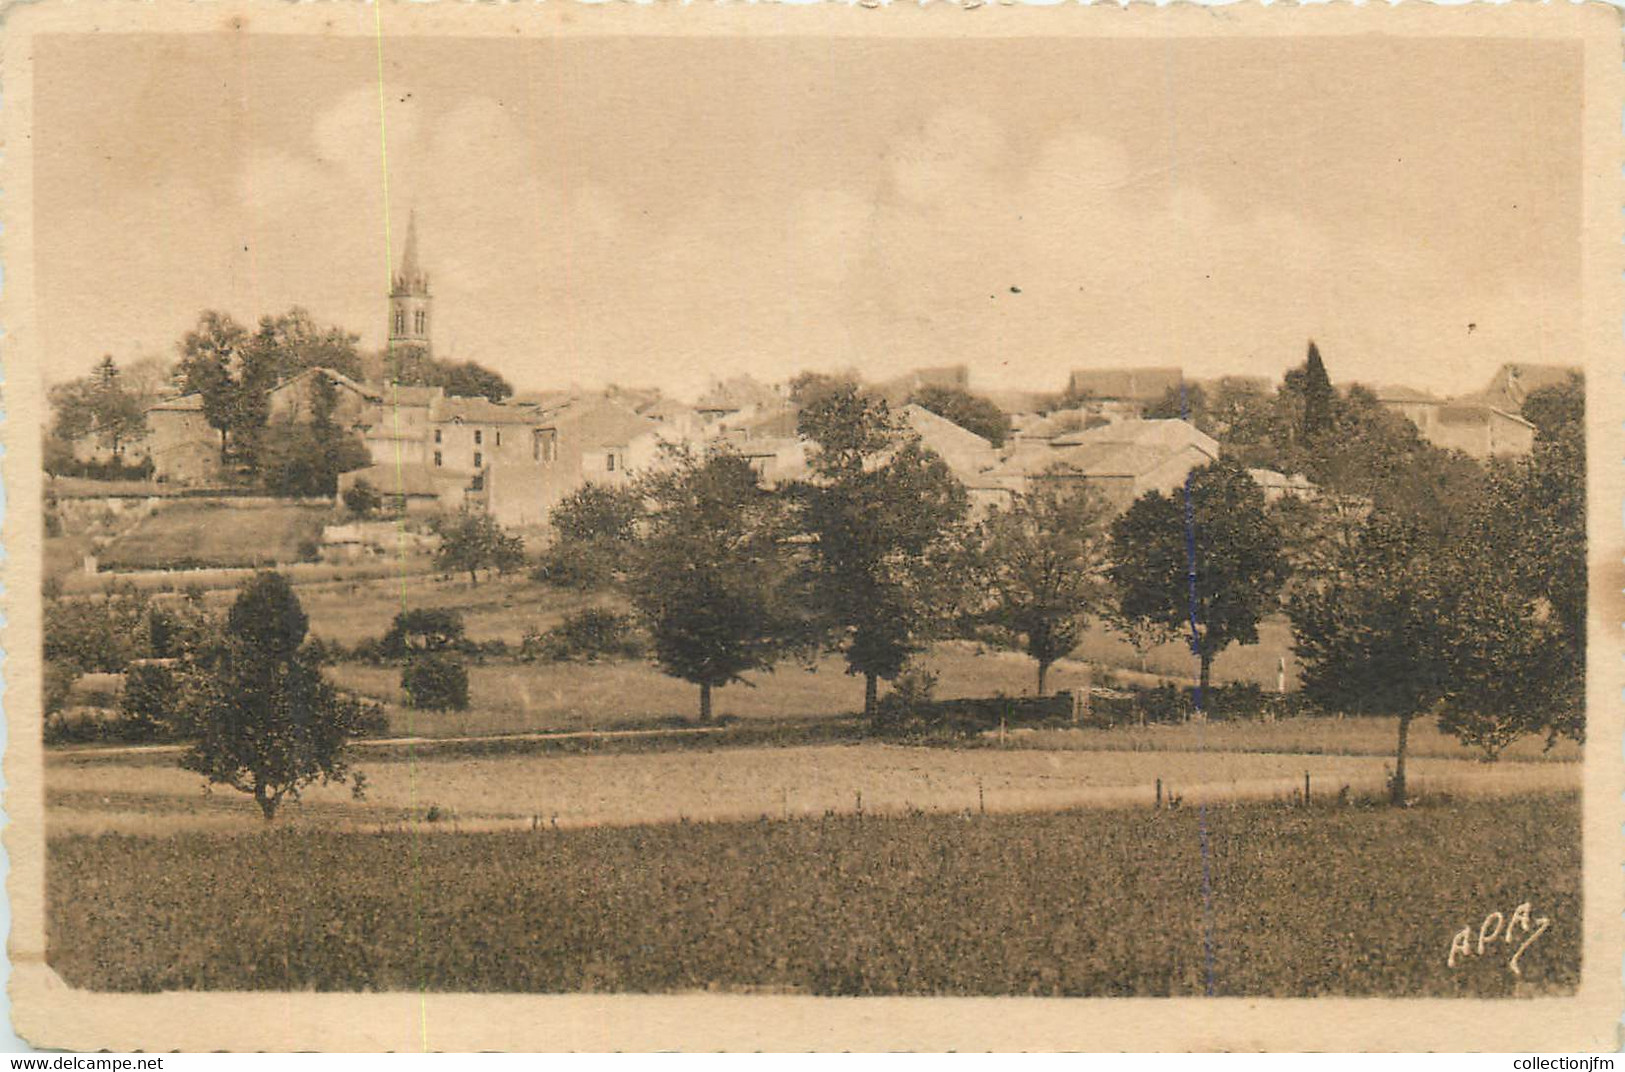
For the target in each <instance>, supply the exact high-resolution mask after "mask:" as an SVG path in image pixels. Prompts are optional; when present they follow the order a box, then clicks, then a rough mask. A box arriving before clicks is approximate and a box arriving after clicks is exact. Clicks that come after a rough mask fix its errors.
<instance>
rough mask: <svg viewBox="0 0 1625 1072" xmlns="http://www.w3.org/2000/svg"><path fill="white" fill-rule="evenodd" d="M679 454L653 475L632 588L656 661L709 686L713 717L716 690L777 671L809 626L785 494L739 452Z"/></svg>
mask: <svg viewBox="0 0 1625 1072" xmlns="http://www.w3.org/2000/svg"><path fill="white" fill-rule="evenodd" d="M675 460H676V464H675V465H674V466H673V467H671V468H670V469H668V470H665V471H662V472H660V473H657V474H654V475H652V476H650V477H649V478H647V479H646V481H645V482H644V488H643V490H644V495H645V496H646V499H647V501H648V503H649V504H650V514H649V521H648V527H647V531H646V533H645V534H644V536H643V538H642V539H641V540H640V541H639V542H638V544H637V546H636V549H635V550H634V552H633V554H632V562H631V568H630V570H629V577H628V587H629V589H630V590H631V593H632V603H633V605H634V606H635V607H636V608H637V611H638V613H639V615H640V616H641V617H642V618H643V621H644V624H645V626H646V627H647V629H648V631H649V636H650V640H651V642H652V649H653V654H654V657H655V660H656V661H657V662H659V664H660V666H661V669H663V670H664V671H665V672H666V673H668V674H670V675H671V676H673V677H676V678H681V679H682V680H684V681H687V682H690V683H691V684H694V685H698V686H699V688H700V721H701V722H708V721H710V719H711V694H712V691H713V690H715V689H719V688H722V687H723V686H725V685H729V684H731V683H733V682H736V681H743V680H744V677H743V675H744V674H746V673H749V672H751V671H756V670H771V669H772V668H773V665H774V663H776V662H777V661H778V659H779V658H780V657H781V656H782V655H783V654H784V653H785V652H786V651H787V650H789V649H790V648H792V647H794V646H795V645H796V643H797V642H798V640H799V639H801V638H802V637H803V636H804V635H805V634H806V630H805V627H804V623H803V620H802V615H800V614H799V613H798V612H797V610H796V603H797V601H796V600H795V598H794V592H793V588H794V584H795V581H796V576H797V572H796V569H795V564H794V562H793V560H792V556H791V554H790V537H791V535H792V533H791V529H790V527H789V524H788V516H787V511H786V509H785V504H784V502H783V500H782V499H780V498H779V497H778V496H777V495H775V494H773V493H772V492H771V491H769V490H767V489H765V488H763V487H762V486H761V485H760V483H759V482H758V480H757V476H756V472H755V470H754V469H752V468H751V466H750V463H749V462H748V461H747V460H746V459H745V458H743V457H741V456H740V455H739V454H737V453H734V452H732V451H727V450H719V451H715V452H712V453H710V454H708V455H706V456H704V457H703V458H702V457H697V456H695V455H693V454H692V453H686V452H685V453H680V454H678V455H677V457H676V459H675Z"/></svg>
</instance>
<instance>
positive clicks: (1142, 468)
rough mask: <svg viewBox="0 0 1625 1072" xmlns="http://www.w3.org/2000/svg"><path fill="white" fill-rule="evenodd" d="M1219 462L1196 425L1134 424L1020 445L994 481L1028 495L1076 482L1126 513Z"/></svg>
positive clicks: (996, 472)
mask: <svg viewBox="0 0 1625 1072" xmlns="http://www.w3.org/2000/svg"><path fill="white" fill-rule="evenodd" d="M1218 458H1219V443H1218V441H1217V440H1216V439H1214V438H1213V437H1212V436H1210V435H1207V434H1206V433H1204V432H1202V431H1200V430H1198V429H1197V428H1196V427H1195V426H1194V425H1191V424H1188V423H1186V422H1185V421H1179V420H1145V419H1142V418H1131V419H1126V420H1121V421H1116V422H1114V423H1112V424H1107V425H1103V426H1101V427H1098V428H1091V429H1087V430H1084V431H1078V432H1071V433H1068V434H1066V435H1062V436H1057V437H1055V438H1054V439H1051V440H1049V441H1048V442H1042V441H1036V442H1028V443H1024V444H1019V445H1018V446H1017V447H1016V448H1015V449H1014V450H1013V451H1012V452H1011V453H1010V454H1009V455H1008V456H1007V457H1006V458H1005V460H1004V462H1003V464H1002V465H1000V466H999V467H998V468H997V469H995V470H994V471H993V473H992V474H991V475H993V476H996V477H1002V478H1008V479H1011V480H1013V481H1015V482H1017V483H1019V486H1020V487H1021V488H1023V489H1025V488H1026V487H1027V486H1029V485H1030V484H1031V483H1032V482H1033V481H1040V480H1053V481H1067V482H1072V481H1076V482H1079V483H1083V484H1087V485H1089V486H1091V487H1094V488H1096V489H1098V490H1099V491H1100V492H1101V493H1102V495H1104V496H1105V498H1106V500H1107V502H1109V503H1110V504H1111V505H1112V506H1113V507H1114V508H1115V509H1119V510H1122V509H1127V507H1128V505H1129V504H1130V503H1132V502H1133V501H1134V500H1135V499H1137V498H1139V497H1140V496H1141V495H1144V494H1145V493H1146V492H1149V491H1161V492H1169V491H1173V490H1175V489H1177V488H1180V487H1183V486H1184V483H1185V478H1186V477H1188V476H1189V475H1190V473H1191V470H1193V469H1197V468H1199V467H1201V466H1203V465H1207V464H1208V463H1210V462H1213V461H1216V460H1218Z"/></svg>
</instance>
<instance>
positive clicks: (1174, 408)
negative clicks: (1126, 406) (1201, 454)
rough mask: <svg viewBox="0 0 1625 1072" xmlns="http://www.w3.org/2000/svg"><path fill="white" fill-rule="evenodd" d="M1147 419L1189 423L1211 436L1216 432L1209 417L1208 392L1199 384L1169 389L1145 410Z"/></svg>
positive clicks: (1185, 384) (1182, 385)
mask: <svg viewBox="0 0 1625 1072" xmlns="http://www.w3.org/2000/svg"><path fill="white" fill-rule="evenodd" d="M1145 417H1146V419H1147V420H1153V421H1188V422H1190V423H1191V424H1193V425H1195V426H1196V427H1197V428H1200V429H1201V430H1202V431H1204V432H1206V433H1208V434H1209V435H1212V434H1213V431H1214V427H1213V421H1212V419H1211V418H1210V417H1209V415H1208V402H1207V391H1206V390H1204V389H1203V387H1202V385H1201V384H1199V383H1183V382H1182V383H1179V384H1176V385H1175V386H1173V387H1170V388H1168V389H1167V390H1166V391H1164V392H1163V393H1162V397H1161V398H1159V399H1158V400H1157V401H1155V402H1153V403H1151V405H1149V406H1147V407H1146V408H1145Z"/></svg>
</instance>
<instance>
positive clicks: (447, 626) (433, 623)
mask: <svg viewBox="0 0 1625 1072" xmlns="http://www.w3.org/2000/svg"><path fill="white" fill-rule="evenodd" d="M462 641H463V616H462V614H460V613H459V612H458V611H456V610H453V609H450V608H445V607H418V608H415V609H413V610H404V611H402V612H401V613H399V614H397V615H395V620H394V621H393V622H391V623H390V626H389V632H387V633H385V634H384V638H383V641H382V643H381V645H380V646H381V647H382V649H383V653H384V654H385V655H388V656H390V657H391V658H399V657H401V656H403V655H407V654H410V653H412V652H416V651H446V650H448V649H452V648H455V647H456V646H457V645H458V644H461V643H462Z"/></svg>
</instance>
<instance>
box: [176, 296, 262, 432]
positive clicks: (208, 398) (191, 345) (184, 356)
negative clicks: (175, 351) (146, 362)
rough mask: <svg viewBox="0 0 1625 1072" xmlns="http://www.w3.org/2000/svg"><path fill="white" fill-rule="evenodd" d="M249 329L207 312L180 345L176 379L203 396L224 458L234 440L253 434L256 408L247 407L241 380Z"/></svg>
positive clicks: (210, 423)
mask: <svg viewBox="0 0 1625 1072" xmlns="http://www.w3.org/2000/svg"><path fill="white" fill-rule="evenodd" d="M248 343H249V335H248V331H247V329H245V328H244V327H243V326H242V325H241V324H239V323H237V322H236V321H235V320H233V319H232V318H231V317H230V316H229V315H227V314H225V313H221V312H216V311H214V310H212V309H210V310H205V311H204V312H203V313H202V314H200V315H199V316H198V322H197V326H196V327H194V328H193V329H192V330H191V331H188V332H187V333H186V335H185V336H184V337H183V338H182V339H181V342H180V355H181V358H180V362H179V363H178V364H177V365H176V366H175V376H176V380H177V382H178V383H179V384H180V387H181V389H182V390H183V391H185V392H186V393H187V394H198V395H202V396H203V416H204V419H206V420H207V421H208V422H209V427H211V428H213V429H214V430H215V431H217V432H219V433H220V457H221V459H222V460H224V459H225V458H226V457H227V450H228V446H229V445H230V443H231V437H232V436H233V435H234V434H236V433H238V432H239V431H241V432H243V433H244V434H245V435H247V434H252V432H253V431H254V430H255V429H257V427H258V425H257V424H255V423H254V419H253V413H252V411H255V407H254V406H252V405H247V404H245V399H244V392H243V390H242V384H241V381H240V379H239V372H240V368H241V363H242V356H243V353H244V352H245V351H246V350H247V348H248Z"/></svg>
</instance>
